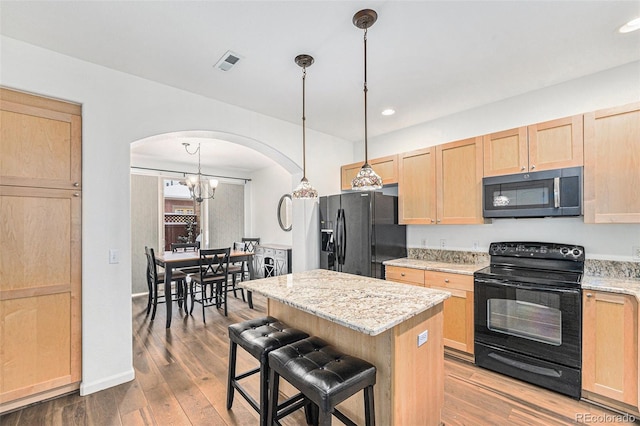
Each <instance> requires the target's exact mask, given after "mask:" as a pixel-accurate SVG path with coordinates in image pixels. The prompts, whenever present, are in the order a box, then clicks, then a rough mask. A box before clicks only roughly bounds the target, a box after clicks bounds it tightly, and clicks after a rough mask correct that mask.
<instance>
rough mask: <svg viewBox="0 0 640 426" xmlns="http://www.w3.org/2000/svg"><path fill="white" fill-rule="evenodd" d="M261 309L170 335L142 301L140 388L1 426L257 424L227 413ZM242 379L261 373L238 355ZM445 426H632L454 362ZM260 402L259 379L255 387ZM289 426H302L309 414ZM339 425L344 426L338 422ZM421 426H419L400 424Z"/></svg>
mask: <svg viewBox="0 0 640 426" xmlns="http://www.w3.org/2000/svg"><path fill="white" fill-rule="evenodd" d="M254 302H255V308H256V309H255V310H250V309H249V308H248V307H247V305H246V304H244V303H242V301H241V300H239V299H237V300H236V299H233V297H231V298H230V302H229V316H228V317H226V318H225V317H224V316H223V315H222V314H221V313H220V312H218V311H216V310H215V309H213V308H207V323H206V324H204V323H203V321H202V313H201V310H200V309H198V308H199V306H196V309H194V314H193V316H185V315H184V313H183V312H182V310H180V309H174V317H173V323H172V326H171V329H170V330H168V331H167V330H165V328H164V324H165V315H164V313H165V307H164V305H161V306H159V307H158V315H157V316H156V319H155V321H153V322H151V321H150V320H149V318H148V317H147V316H146V315H145V306H146V300H145V299H144V298H136V299H134V302H133V363H134V367H135V372H136V378H135V380H133V381H131V382H129V383H125V384H122V385H120V386H116V387H114V388H110V389H107V390H104V391H102V392H97V393H95V394H92V395H89V396H86V397H80V396H79V395H78V394H77V393H76V394H72V395H67V396H64V397H61V398H57V399H54V400H51V401H47V402H43V403H39V404H35V405H33V406H30V407H27V408H24V409H22V410H19V411H14V412H12V413H8V414H5V415H3V416H1V417H0V425H2V426H14V425H29V426H31V425H64V426H67V425H151V424H155V425H190V424H191V425H255V424H257V423H258V415H257V413H256V412H255V411H253V409H251V408H250V407H249V405H248V404H247V403H246V402H245V401H244V399H243V398H242V397H239V396H237V394H236V399H235V401H234V405H233V408H232V410H229V411H227V409H226V407H225V402H226V375H227V358H228V338H227V326H228V325H229V324H232V323H235V322H239V321H244V320H246V319H249V318H253V317H256V316H260V315H263V314H264V312H265V300H264V299H263V298H261V297H259V296H256V297H255V298H254ZM238 363H239V364H238V371H243V370H242V369H244V368H246V369H249V367H252V366H255V365H257V363H256V362H255V361H254V360H253V358H251V357H250V356H249V355H247V354H246V353H245V352H244V351H243V350H239V351H238ZM445 373H446V379H445V404H444V409H443V412H442V421H443V423H444V424H445V425H473V426H478V425H528V426H529V425H541V426H542V425H544V426H548V425H570V424H580V423H583V424H584V423H586V424H592V423H593V424H623V423H624V422H622V421H618V422H616V420H617V418H616V417H615V416H616V413H613V412H609V411H604V410H602V409H600V408H598V407H596V406H593V405H590V404H588V403H585V402H581V401H575V400H573V399H570V398H567V397H564V396H562V395H559V394H556V393H553V392H548V391H545V390H542V389H539V388H536V387H535V386H531V385H528V384H526V383H522V382H519V381H517V380H513V379H510V378H507V377H504V376H501V375H498V374H494V373H491V372H489V371H486V370H482V369H479V368H477V367H475V366H474V365H472V364H470V363H466V362H462V361H457V360H454V359H449V358H447V359H446V360H445ZM248 387H249V389H251V390H252V391H253V394H254V395H257V380H253V381H250V382H249V383H248ZM283 424H284V425H291V426H293V425H303V424H304V415H303V414H302V412H301V411H300V412H299V413H295V415H292V416H290V417H287V418H286V419H284V420H283ZM334 424H340V422H339V421H337V419H334ZM401 426H420V425H401Z"/></svg>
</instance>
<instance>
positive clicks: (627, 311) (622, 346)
mask: <svg viewBox="0 0 640 426" xmlns="http://www.w3.org/2000/svg"><path fill="white" fill-rule="evenodd" d="M582 330H583V332H582V333H583V334H582V388H583V389H584V390H586V391H589V392H593V393H595V394H597V395H601V396H605V397H607V398H611V399H614V400H616V401H619V402H622V403H625V404H629V405H632V406H634V407H636V408H637V407H638V302H637V300H636V298H635V297H633V296H628V295H624V294H617V293H608V292H599V291H592V290H585V292H584V296H583V324H582Z"/></svg>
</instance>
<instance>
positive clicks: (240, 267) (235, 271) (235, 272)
mask: <svg viewBox="0 0 640 426" xmlns="http://www.w3.org/2000/svg"><path fill="white" fill-rule="evenodd" d="M233 251H246V244H245V243H244V242H238V241H236V242H234V243H233ZM245 269H246V262H245V261H242V262H232V263H231V264H229V275H230V276H231V288H230V289H228V291H233V296H234V297H235V298H237V297H238V294H237V292H238V290H240V295H241V296H242V301H243V302H246V301H247V300H246V299H245V297H244V289H243V288H237V287H236V283H237V282H238V277H239V278H240V281H244V273H245Z"/></svg>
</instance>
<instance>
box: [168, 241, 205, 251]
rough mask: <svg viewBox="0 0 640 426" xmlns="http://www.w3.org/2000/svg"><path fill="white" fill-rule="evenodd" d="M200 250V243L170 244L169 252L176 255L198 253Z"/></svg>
mask: <svg viewBox="0 0 640 426" xmlns="http://www.w3.org/2000/svg"><path fill="white" fill-rule="evenodd" d="M198 250H200V241H196V242H195V243H171V251H172V252H174V253H176V252H179V251H198Z"/></svg>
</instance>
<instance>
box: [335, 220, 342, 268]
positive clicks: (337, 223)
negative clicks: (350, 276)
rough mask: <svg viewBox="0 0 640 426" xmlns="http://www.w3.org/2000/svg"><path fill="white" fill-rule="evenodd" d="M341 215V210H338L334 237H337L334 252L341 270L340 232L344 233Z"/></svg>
mask: <svg viewBox="0 0 640 426" xmlns="http://www.w3.org/2000/svg"><path fill="white" fill-rule="evenodd" d="M340 213H341V210H340V209H338V214H337V215H336V229H335V231H334V235H335V244H334V246H333V251H334V253H335V256H336V262H337V265H336V266H337V269H338V270H339V265H340V253H341V250H340V244H341V243H342V238H341V237H340V232H341V231H342V228H341V227H340Z"/></svg>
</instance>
